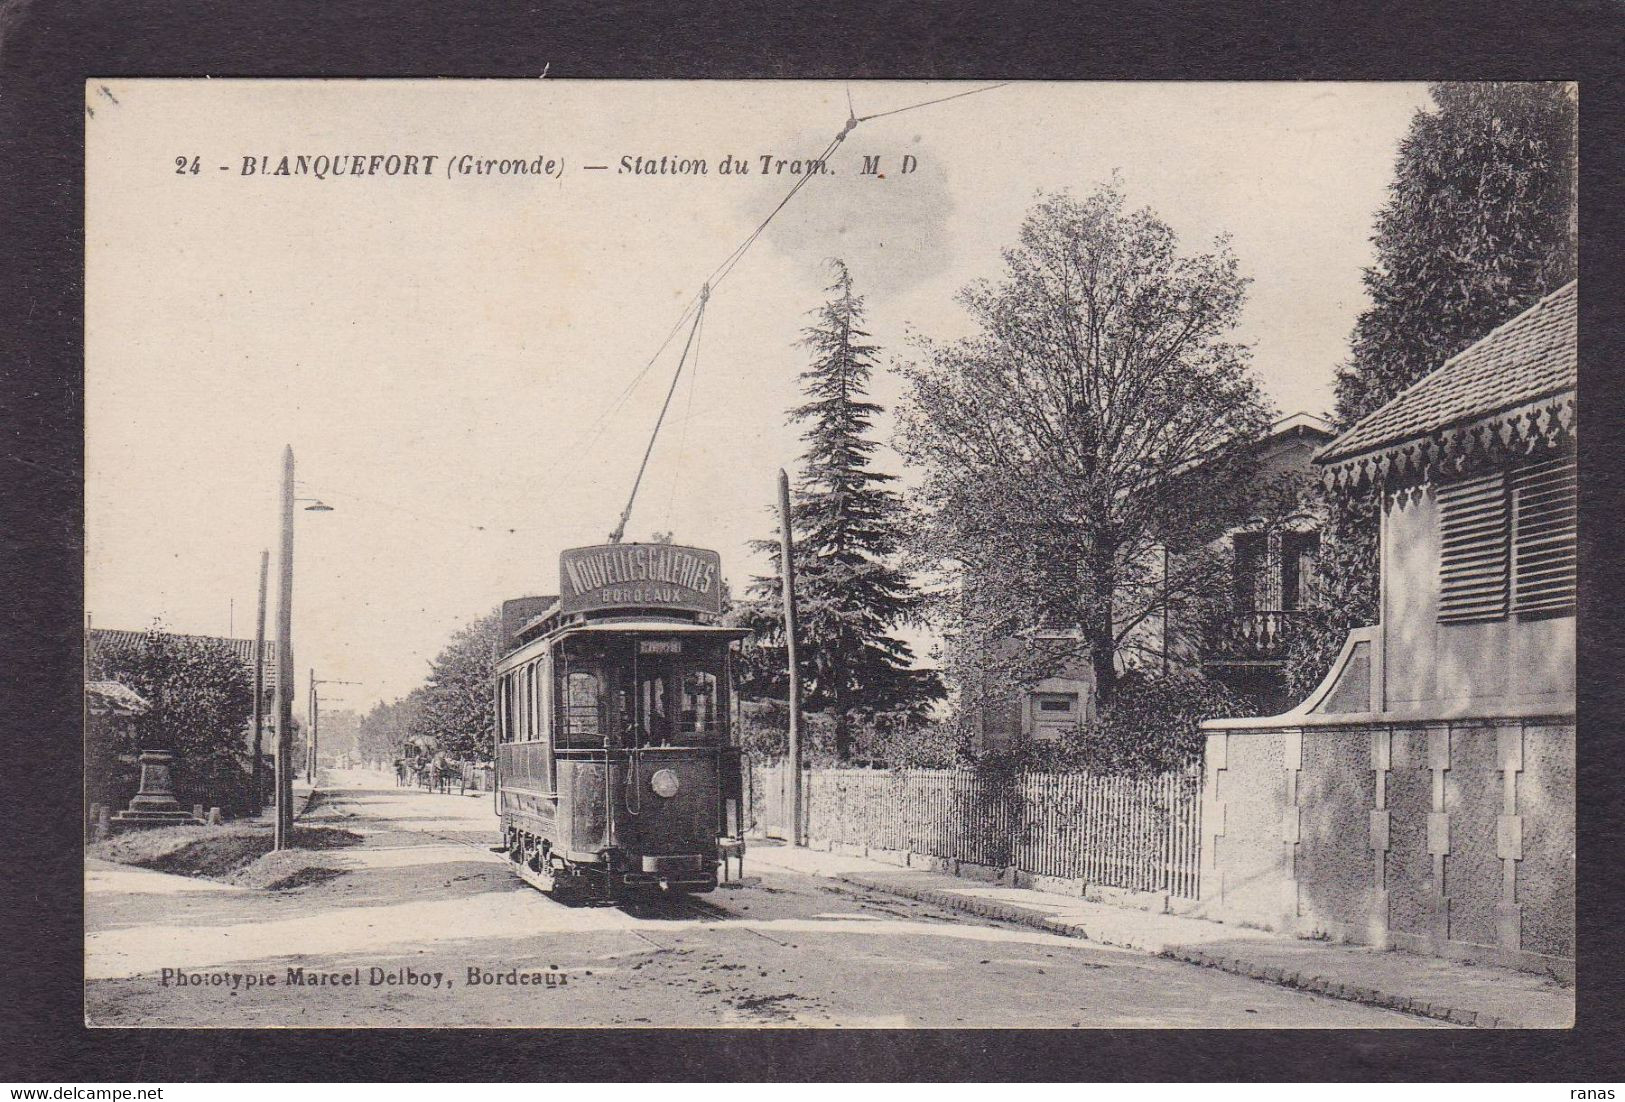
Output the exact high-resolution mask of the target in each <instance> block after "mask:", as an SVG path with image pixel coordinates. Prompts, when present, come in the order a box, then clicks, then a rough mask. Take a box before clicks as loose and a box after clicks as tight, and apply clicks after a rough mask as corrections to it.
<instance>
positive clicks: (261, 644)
mask: <svg viewBox="0 0 1625 1102" xmlns="http://www.w3.org/2000/svg"><path fill="white" fill-rule="evenodd" d="M270 572H271V553H270V552H269V551H261V552H260V607H259V613H258V615H257V616H256V617H255V620H254V767H253V776H254V807H255V808H257V809H260V808H264V807H265V763H264V762H263V761H262V760H261V753H262V747H261V746H260V729H261V728H262V727H264V726H265V588H266V579H267V576H268V575H269V574H270Z"/></svg>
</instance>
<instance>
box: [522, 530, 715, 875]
mask: <svg viewBox="0 0 1625 1102" xmlns="http://www.w3.org/2000/svg"><path fill="white" fill-rule="evenodd" d="M721 567H722V564H721V557H720V556H719V555H718V554H717V553H716V552H715V551H706V550H701V549H699V548H694V547H679V546H674V545H671V544H637V543H625V544H623V543H611V544H605V545H601V546H596V547H578V548H574V549H571V550H567V551H565V552H564V553H563V554H562V555H560V557H559V592H558V596H556V597H553V596H549V597H521V598H519V599H517V600H512V601H505V602H504V603H503V606H502V642H501V644H500V647H501V649H502V650H503V652H504V653H503V654H502V655H501V657H500V658H499V660H498V663H497V689H496V692H497V708H496V716H497V718H496V723H497V755H496V760H497V791H496V810H497V814H498V815H499V816H500V817H501V821H502V840H503V844H504V846H505V847H506V849H507V853H508V858H509V860H510V861H512V862H513V865H514V868H515V870H516V871H517V872H518V874H519V875H520V876H521V877H523V878H524V879H525V880H526V881H527V882H529V883H530V884H532V885H534V886H536V887H538V888H541V889H542V890H544V891H548V892H551V893H553V894H554V895H555V896H558V897H576V898H603V897H614V896H616V895H620V894H625V893H630V892H635V891H641V890H667V891H674V892H675V891H681V892H704V891H710V890H711V889H713V888H715V887H716V885H717V874H718V866H719V864H720V863H721V862H722V860H723V859H724V857H725V856H728V855H731V854H739V855H742V854H743V845H744V843H743V841H742V839H741V833H742V830H741V826H740V824H741V822H742V818H741V815H740V806H739V801H740V796H741V783H740V780H741V778H740V761H739V750H738V747H737V746H736V745H734V738H733V735H732V730H731V724H730V722H729V714H730V710H731V709H730V698H731V694H732V689H733V645H734V643H735V642H737V641H738V640H739V639H741V638H743V637H744V635H745V634H746V631H744V630H743V629H739V628H731V627H723V626H721V625H719V624H718V623H717V622H716V619H717V617H718V616H719V615H720V614H721V612H722V568H721ZM730 805H731V811H732V814H731V815H730ZM730 820H731V822H730ZM730 826H731V830H730Z"/></svg>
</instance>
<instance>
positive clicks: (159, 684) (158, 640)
mask: <svg viewBox="0 0 1625 1102" xmlns="http://www.w3.org/2000/svg"><path fill="white" fill-rule="evenodd" d="M90 676H91V678H92V679H93V680H105V681H117V682H118V683H119V684H121V685H124V686H125V687H127V688H130V689H134V690H135V691H136V692H138V693H140V694H141V695H142V696H143V697H145V698H146V700H147V702H148V704H150V705H151V708H150V710H149V711H148V712H147V713H146V714H145V715H143V716H139V717H137V718H136V720H135V722H134V725H133V726H134V730H133V733H132V734H131V736H130V738H129V740H128V741H127V742H126V744H124V745H120V746H116V747H108V748H106V749H107V750H108V751H109V752H110V754H111V755H115V756H116V755H118V754H134V753H139V752H140V751H141V750H169V751H172V752H173V753H174V754H175V763H174V766H173V767H172V771H171V773H172V776H173V778H174V782H175V787H176V793H177V795H178V796H180V797H181V798H182V802H183V803H185V802H188V801H195V802H201V803H213V804H217V805H218V806H220V807H222V808H225V809H226V810H228V811H243V810H248V809H249V808H250V807H251V806H252V794H251V793H250V791H249V789H250V787H251V786H250V783H249V773H248V769H249V752H248V746H247V743H246V737H245V731H246V730H247V727H248V724H249V717H250V713H251V711H252V705H253V699H254V686H253V682H252V680H251V679H250V677H249V674H248V671H247V670H245V669H244V668H243V664H242V662H240V661H239V660H238V658H237V656H236V655H235V654H233V653H232V651H231V648H229V647H227V646H226V645H225V644H224V643H222V642H219V641H218V640H213V639H202V638H194V637H187V636H178V635H171V634H169V633H167V632H165V631H163V630H162V629H161V628H160V627H158V626H157V625H154V626H153V627H152V628H150V629H149V630H148V631H147V632H146V633H145V634H143V635H142V636H141V637H140V638H139V639H137V640H133V641H129V642H124V641H117V642H110V643H104V644H101V645H99V646H97V647H96V649H95V651H94V652H93V654H92V655H91V661H90Z"/></svg>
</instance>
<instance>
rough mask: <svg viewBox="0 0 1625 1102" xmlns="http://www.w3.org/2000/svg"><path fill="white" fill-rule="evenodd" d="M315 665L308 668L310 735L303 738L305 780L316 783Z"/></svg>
mask: <svg viewBox="0 0 1625 1102" xmlns="http://www.w3.org/2000/svg"><path fill="white" fill-rule="evenodd" d="M318 707H319V705H318V704H317V703H316V667H314V666H312V667H311V669H310V736H309V737H308V738H306V739H305V780H307V781H309V782H310V783H311V784H315V783H316V724H317V722H318V721H317V715H316V709H317V708H318Z"/></svg>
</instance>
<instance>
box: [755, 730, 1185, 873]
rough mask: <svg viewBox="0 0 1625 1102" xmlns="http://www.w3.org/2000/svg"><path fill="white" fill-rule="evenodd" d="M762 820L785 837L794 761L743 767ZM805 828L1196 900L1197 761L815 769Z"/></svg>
mask: <svg viewBox="0 0 1625 1102" xmlns="http://www.w3.org/2000/svg"><path fill="white" fill-rule="evenodd" d="M746 773H747V779H746V783H747V785H748V786H749V789H750V791H749V793H748V803H749V806H750V809H751V815H752V818H753V821H754V823H755V825H756V828H757V829H758V830H760V831H762V832H763V833H765V834H766V835H768V836H769V837H779V838H784V837H788V836H789V833H790V832H789V814H788V808H789V801H788V798H787V782H788V780H789V771H788V769H786V768H785V767H784V766H783V764H782V763H780V762H776V761H767V762H760V761H759V762H755V763H753V764H752V765H751V767H750V768H749V769H748V770H747V771H746ZM802 776H803V781H802V785H803V787H802V792H803V808H802V813H803V821H804V824H805V831H804V833H805V836H806V837H807V838H811V839H817V840H820V841H829V842H836V843H845V844H851V845H863V846H868V847H871V848H879V849H888V850H908V851H911V852H913V853H918V854H922V855H926V856H930V857H939V858H946V859H951V860H954V861H965V862H971V863H974V864H978V865H985V866H993V867H996V868H1015V869H1017V870H1020V871H1022V872H1027V873H1033V874H1035V875H1040V876H1054V877H1062V878H1067V879H1072V880H1077V881H1081V882H1083V883H1085V884H1090V885H1099V886H1103V887H1113V888H1124V889H1128V890H1131V891H1143V892H1167V893H1168V894H1169V895H1172V896H1175V897H1178V898H1183V899H1195V898H1197V892H1198V883H1197V877H1198V869H1199V866H1200V859H1201V851H1200V845H1201V841H1200V839H1201V805H1202V783H1201V770H1200V769H1199V768H1193V769H1190V770H1186V771H1179V772H1171V773H1163V774H1160V775H1156V776H1150V777H1127V776H1097V775H1093V774H1089V773H1023V774H1018V775H1016V776H1014V777H1012V778H1007V779H1004V780H1000V779H998V778H993V777H988V776H985V775H982V774H979V773H976V772H973V771H970V770H909V771H906V772H905V771H889V770H867V769H808V770H804V772H803V774H802Z"/></svg>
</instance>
